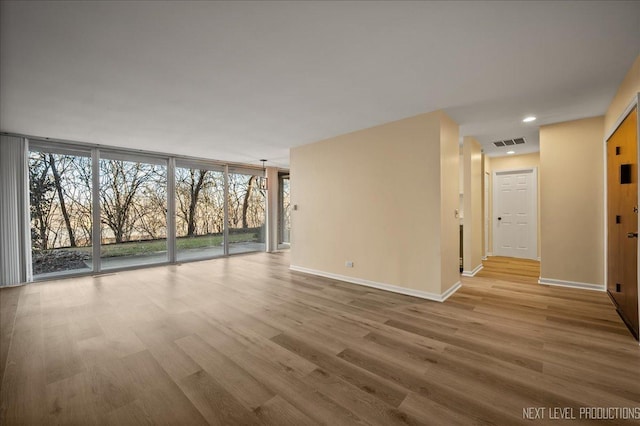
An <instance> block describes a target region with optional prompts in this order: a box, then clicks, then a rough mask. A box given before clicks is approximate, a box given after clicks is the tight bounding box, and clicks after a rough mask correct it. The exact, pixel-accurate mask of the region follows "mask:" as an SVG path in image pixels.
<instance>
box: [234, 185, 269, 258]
mask: <svg viewBox="0 0 640 426" xmlns="http://www.w3.org/2000/svg"><path fill="white" fill-rule="evenodd" d="M265 206H266V191H264V190H261V189H259V188H258V185H257V182H256V176H253V175H246V174H239V173H229V253H231V254H233V253H245V252H251V251H264V250H265Z"/></svg>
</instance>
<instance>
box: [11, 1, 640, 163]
mask: <svg viewBox="0 0 640 426" xmlns="http://www.w3.org/2000/svg"><path fill="white" fill-rule="evenodd" d="M1 15H2V16H1V18H0V19H1V21H0V27H1V29H0V43H1V44H0V54H1V57H0V59H1V60H0V125H1V129H2V130H3V131H8V132H16V133H24V134H30V135H37V136H46V137H51V138H59V139H68V140H76V141H84V142H92V143H101V144H108V145H116V146H126V147H132V148H139V149H148V150H154V151H161V152H169V153H181V154H187V155H191V156H199V157H207V158H214V159H220V160H226V161H238V162H249V163H255V164H259V162H258V159H260V158H267V159H269V162H268V163H267V164H268V165H269V164H271V165H280V166H287V165H288V162H289V154H288V153H289V148H291V147H294V146H298V145H302V144H306V143H310V142H314V141H317V140H320V139H324V138H327V137H331V136H335V135H339V134H343V133H347V132H350V131H354V130H357V129H361V128H366V127H370V126H373V125H377V124H381V123H385V122H388V121H392V120H396V119H400V118H404V117H409V116H412V115H416V114H420V113H423V112H428V111H432V110H436V109H444V110H446V111H447V112H448V113H449V114H450V115H451V116H452V117H453V118H454V119H455V120H456V121H457V122H458V123H459V124H460V129H461V135H470V136H476V137H477V138H478V139H479V140H480V141H481V142H482V143H483V146H484V147H485V150H486V152H488V153H489V154H495V151H494V150H493V149H492V146H491V144H490V143H491V141H493V140H496V139H505V138H513V137H519V136H525V137H526V139H527V144H526V145H524V146H522V147H518V148H517V149H522V150H523V151H518V152H524V150H526V149H528V150H529V151H531V150H534V151H535V150H537V149H538V126H539V125H540V124H546V123H553V122H559V121H565V120H569V119H575V118H581V117H588V116H595V115H600V114H603V113H604V112H605V110H606V107H607V105H608V104H609V102H610V101H611V99H612V98H613V95H614V94H615V90H616V88H617V87H618V85H619V84H620V82H621V81H622V78H623V77H624V75H625V72H626V71H627V70H628V69H629V68H630V66H631V64H632V63H633V60H634V59H635V58H636V57H637V55H638V54H639V53H640V2H613V1H605V2H596V1H587V2H550V1H542V2H533V1H529V2H517V3H516V2H497V3H486V2H480V1H473V2H363V1H356V2H309V1H306V2H266V1H263V2H246V3H245V2H194V3H189V2H168V1H163V2H149V1H144V2H115V1H114V2H111V1H107V2H95V1H92V2H69V3H67V2H60V1H56V2H54V1H47V2H35V1H25V2H3V3H2V9H1ZM528 114H534V115H536V116H538V117H539V119H538V120H537V121H536V122H535V123H533V124H529V125H525V124H523V123H522V122H521V120H522V118H523V117H525V116H526V115H528ZM504 151H506V150H504V149H503V150H502V151H500V153H502V152H504Z"/></svg>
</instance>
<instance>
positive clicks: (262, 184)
mask: <svg viewBox="0 0 640 426" xmlns="http://www.w3.org/2000/svg"><path fill="white" fill-rule="evenodd" d="M260 161H262V176H258V179H257V180H258V188H259V189H262V190H264V191H266V190H267V189H268V188H269V182H268V180H267V177H266V176H265V175H266V174H267V168H266V167H265V163H266V162H267V160H260Z"/></svg>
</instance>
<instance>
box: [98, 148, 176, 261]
mask: <svg viewBox="0 0 640 426" xmlns="http://www.w3.org/2000/svg"><path fill="white" fill-rule="evenodd" d="M99 198H100V235H101V238H100V239H101V241H100V242H101V245H100V261H101V269H103V270H107V269H117V268H125V267H131V266H136V265H147V264H152V263H162V262H167V261H168V259H167V161H166V160H164V159H156V158H152V157H136V156H132V155H130V154H122V153H112V152H100V190H99Z"/></svg>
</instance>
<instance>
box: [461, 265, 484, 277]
mask: <svg viewBox="0 0 640 426" xmlns="http://www.w3.org/2000/svg"><path fill="white" fill-rule="evenodd" d="M482 268H483V266H482V263H481V264H480V265H478V266H476V267H475V268H474V269H473V271H462V276H463V277H474V276H475V275H476V274H477V273H478V272H480V270H481V269H482Z"/></svg>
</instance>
